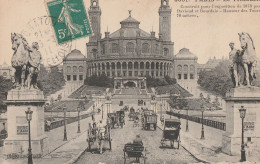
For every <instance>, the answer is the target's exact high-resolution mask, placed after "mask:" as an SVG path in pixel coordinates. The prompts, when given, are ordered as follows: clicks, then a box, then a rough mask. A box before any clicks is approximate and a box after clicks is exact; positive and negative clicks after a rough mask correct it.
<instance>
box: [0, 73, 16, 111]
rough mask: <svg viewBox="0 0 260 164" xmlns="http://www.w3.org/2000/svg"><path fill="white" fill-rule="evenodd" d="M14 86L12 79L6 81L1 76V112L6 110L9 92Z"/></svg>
mask: <svg viewBox="0 0 260 164" xmlns="http://www.w3.org/2000/svg"><path fill="white" fill-rule="evenodd" d="M12 86H13V83H12V81H11V80H10V79H6V78H4V77H3V76H0V110H1V109H3V110H6V105H5V104H4V101H5V100H6V98H7V92H8V91H9V90H10V89H12ZM0 113H1V112H0Z"/></svg>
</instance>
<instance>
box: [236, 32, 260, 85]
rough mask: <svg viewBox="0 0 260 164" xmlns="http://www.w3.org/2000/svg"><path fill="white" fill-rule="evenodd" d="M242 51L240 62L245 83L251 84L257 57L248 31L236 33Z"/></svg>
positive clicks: (254, 74)
mask: <svg viewBox="0 0 260 164" xmlns="http://www.w3.org/2000/svg"><path fill="white" fill-rule="evenodd" d="M238 35H239V40H240V43H241V48H242V51H241V52H240V56H241V61H240V62H241V64H242V65H243V69H244V72H245V81H246V85H249V86H252V81H253V79H256V72H255V68H256V64H257V57H256V53H255V46H254V42H253V39H252V38H251V36H250V35H249V34H248V33H245V32H242V33H238Z"/></svg>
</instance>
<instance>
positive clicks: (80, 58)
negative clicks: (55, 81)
mask: <svg viewBox="0 0 260 164" xmlns="http://www.w3.org/2000/svg"><path fill="white" fill-rule="evenodd" d="M63 75H64V78H65V80H66V81H67V82H79V81H83V80H84V79H86V61H85V56H84V55H83V54H82V53H81V52H80V51H79V50H76V49H75V50H72V51H71V53H69V54H68V55H67V56H66V58H64V59H63Z"/></svg>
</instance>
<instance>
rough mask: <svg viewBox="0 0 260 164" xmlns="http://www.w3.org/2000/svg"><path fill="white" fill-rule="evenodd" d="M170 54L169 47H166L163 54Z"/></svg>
mask: <svg viewBox="0 0 260 164" xmlns="http://www.w3.org/2000/svg"><path fill="white" fill-rule="evenodd" d="M168 54H169V49H168V48H164V49H163V55H164V56H168Z"/></svg>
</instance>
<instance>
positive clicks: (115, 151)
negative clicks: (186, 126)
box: [76, 113, 198, 164]
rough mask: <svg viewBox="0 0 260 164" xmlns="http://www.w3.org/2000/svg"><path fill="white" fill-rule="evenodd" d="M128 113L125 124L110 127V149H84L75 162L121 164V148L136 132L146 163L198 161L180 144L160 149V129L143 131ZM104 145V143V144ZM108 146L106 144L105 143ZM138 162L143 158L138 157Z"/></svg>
mask: <svg viewBox="0 0 260 164" xmlns="http://www.w3.org/2000/svg"><path fill="white" fill-rule="evenodd" d="M127 115H128V113H127V114H126V124H125V126H124V127H123V129H121V128H117V129H112V131H111V135H112V150H111V151H109V150H107V151H105V152H104V153H103V154H98V153H91V152H89V151H86V152H85V153H84V154H83V155H82V156H81V157H80V158H79V160H78V161H77V162H76V163H77V164H85V163H88V164H97V163H99V162H100V164H102V163H105V164H123V163H124V159H123V156H124V153H123V148H124V145H125V144H126V143H129V142H132V141H133V139H134V138H135V136H136V134H140V136H141V138H142V140H143V143H144V146H145V147H146V149H147V155H146V156H147V159H146V163H147V164H174V163H178V164H179V163H196V162H198V161H197V160H196V159H195V158H194V157H193V156H192V155H190V154H189V153H188V152H187V151H186V150H185V149H184V148H183V147H182V146H180V149H177V144H176V143H175V147H176V149H162V148H160V145H161V144H160V141H161V138H162V130H160V129H159V128H157V130H156V131H144V130H142V128H141V124H140V126H139V127H133V121H129V120H128V116H127ZM105 146H106V145H105ZM107 147H108V145H107ZM134 161H135V158H129V159H127V162H126V163H127V164H129V163H133V162H134ZM140 163H143V160H142V159H140Z"/></svg>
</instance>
